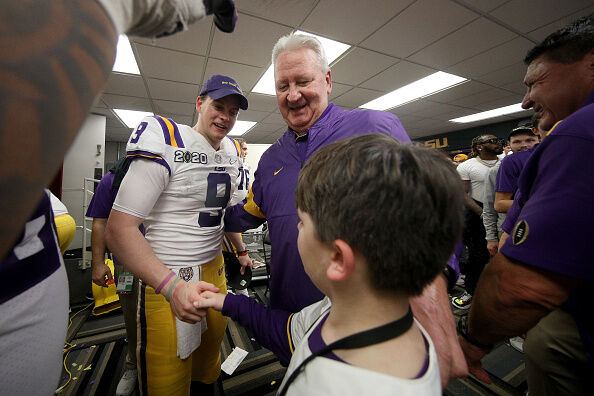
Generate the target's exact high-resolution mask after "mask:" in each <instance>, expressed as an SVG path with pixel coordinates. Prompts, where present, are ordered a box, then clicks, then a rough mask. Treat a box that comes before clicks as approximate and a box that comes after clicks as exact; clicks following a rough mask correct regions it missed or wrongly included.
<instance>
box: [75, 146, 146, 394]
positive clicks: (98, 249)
mask: <svg viewBox="0 0 594 396" xmlns="http://www.w3.org/2000/svg"><path fill="white" fill-rule="evenodd" d="M128 166H130V160H128V159H127V158H126V157H124V158H121V159H120V160H118V161H117V162H116V163H115V165H114V166H113V167H112V168H111V169H110V170H109V171H108V172H107V173H106V174H105V175H104V176H103V177H102V178H101V181H100V182H99V184H98V185H97V188H96V189H95V194H94V195H93V198H92V199H91V202H90V203H89V208H88V209H87V213H86V216H87V217H92V218H93V225H92V233H91V249H92V261H91V270H92V275H91V278H92V280H93V283H95V284H96V285H98V286H101V287H107V286H108V285H109V284H110V283H113V282H114V277H115V280H118V281H119V278H120V274H123V276H132V277H133V280H132V289H131V290H130V292H129V293H125V294H124V293H118V295H119V300H120V304H121V307H122V313H123V314H124V325H125V327H126V338H127V341H128V352H127V354H126V363H125V370H124V373H123V374H122V377H121V378H120V381H119V382H118V386H117V388H116V396H127V395H130V394H131V393H132V391H133V390H134V388H135V387H136V380H137V378H138V370H137V364H136V341H137V337H136V332H137V329H136V328H137V324H136V307H137V302H138V277H136V276H134V275H133V274H131V275H127V271H126V269H125V268H124V266H123V265H122V264H121V263H120V262H119V260H118V258H117V257H115V256H114V257H113V261H114V270H115V271H114V272H115V273H114V274H112V273H111V270H110V269H109V267H108V266H107V264H105V253H106V250H107V249H106V245H105V227H106V225H107V219H108V218H109V213H110V212H111V208H112V206H113V202H114V201H115V198H116V196H117V193H118V190H119V188H120V184H121V182H122V179H123V178H124V176H125V175H126V172H127V171H128ZM140 230H141V232H142V233H143V234H144V227H142V225H141V226H140Z"/></svg>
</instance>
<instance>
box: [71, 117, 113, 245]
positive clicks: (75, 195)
mask: <svg viewBox="0 0 594 396" xmlns="http://www.w3.org/2000/svg"><path fill="white" fill-rule="evenodd" d="M105 120H106V118H105V116H103V115H97V114H90V115H89V116H88V117H87V119H86V121H85V123H84V124H83V126H82V128H81V129H80V132H79V133H78V135H77V137H76V140H75V141H74V143H73V144H72V146H71V147H70V150H69V151H68V153H67V154H66V157H64V173H63V177H62V202H63V203H64V205H66V207H67V208H68V213H70V215H71V216H72V217H73V218H74V221H76V226H77V228H76V234H75V235H74V239H73V240H72V243H71V244H70V246H69V248H68V249H76V248H81V247H82V228H79V227H80V226H82V225H83V219H84V213H83V179H84V178H85V177H89V178H92V177H94V175H95V168H100V169H103V164H104V160H105ZM91 187H92V185H91ZM89 244H90V240H89Z"/></svg>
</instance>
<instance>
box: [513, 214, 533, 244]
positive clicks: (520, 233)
mask: <svg viewBox="0 0 594 396" xmlns="http://www.w3.org/2000/svg"><path fill="white" fill-rule="evenodd" d="M529 231H530V227H528V223H527V222H526V220H521V221H520V222H519V223H518V224H516V226H515V227H514V231H513V233H512V243H513V244H514V245H519V244H521V243H524V241H526V238H527V237H528V232H529Z"/></svg>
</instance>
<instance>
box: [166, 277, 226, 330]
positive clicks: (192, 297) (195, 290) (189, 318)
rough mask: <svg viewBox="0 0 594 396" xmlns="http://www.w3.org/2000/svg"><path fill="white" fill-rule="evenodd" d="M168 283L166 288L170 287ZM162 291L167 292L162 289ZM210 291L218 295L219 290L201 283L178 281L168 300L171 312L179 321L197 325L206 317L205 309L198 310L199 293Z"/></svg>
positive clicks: (206, 283)
mask: <svg viewBox="0 0 594 396" xmlns="http://www.w3.org/2000/svg"><path fill="white" fill-rule="evenodd" d="M174 281H175V279H174V280H172V281H170V282H169V283H168V284H167V285H166V287H171V282H174ZM163 289H164V290H168V289H166V288H163ZM207 290H208V291H212V292H214V293H218V291H219V288H218V287H216V286H214V285H212V284H210V283H208V282H203V281H198V282H186V281H184V280H182V279H180V280H179V281H178V282H177V285H175V288H174V289H173V291H172V292H171V296H170V298H169V304H170V305H171V311H172V312H173V314H174V315H175V316H176V317H177V318H178V319H179V320H181V321H183V322H187V323H197V322H200V321H201V320H202V318H203V317H204V316H206V308H200V305H199V301H200V293H202V292H204V291H207Z"/></svg>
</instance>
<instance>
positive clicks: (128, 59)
mask: <svg viewBox="0 0 594 396" xmlns="http://www.w3.org/2000/svg"><path fill="white" fill-rule="evenodd" d="M112 71H115V72H120V73H129V74H140V70H138V64H137V63H136V58H135V57H134V53H133V52H132V47H131V46H130V41H128V37H126V36H125V35H123V34H120V37H119V38H118V46H117V50H116V58H115V62H114V63H113V68H112Z"/></svg>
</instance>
